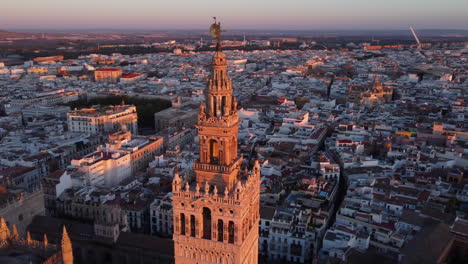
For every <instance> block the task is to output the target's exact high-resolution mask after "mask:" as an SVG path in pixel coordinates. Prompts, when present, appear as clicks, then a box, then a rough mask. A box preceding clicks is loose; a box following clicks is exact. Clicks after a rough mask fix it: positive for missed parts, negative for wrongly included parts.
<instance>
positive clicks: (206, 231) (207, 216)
mask: <svg viewBox="0 0 468 264" xmlns="http://www.w3.org/2000/svg"><path fill="white" fill-rule="evenodd" d="M203 238H204V239H211V210H210V209H209V208H207V207H203Z"/></svg>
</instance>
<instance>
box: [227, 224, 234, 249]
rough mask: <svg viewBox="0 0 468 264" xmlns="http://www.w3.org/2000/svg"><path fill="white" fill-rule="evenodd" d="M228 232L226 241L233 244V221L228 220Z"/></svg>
mask: <svg viewBox="0 0 468 264" xmlns="http://www.w3.org/2000/svg"><path fill="white" fill-rule="evenodd" d="M228 233H229V239H228V242H229V243H231V244H234V222H233V221H229V225H228Z"/></svg>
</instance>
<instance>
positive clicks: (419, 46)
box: [410, 27, 422, 49]
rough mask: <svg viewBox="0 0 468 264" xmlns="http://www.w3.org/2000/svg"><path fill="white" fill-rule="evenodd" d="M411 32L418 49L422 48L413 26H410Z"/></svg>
mask: <svg viewBox="0 0 468 264" xmlns="http://www.w3.org/2000/svg"><path fill="white" fill-rule="evenodd" d="M410 30H411V33H412V34H413V36H414V38H415V39H416V42H417V43H418V49H421V48H422V44H421V41H419V38H418V35H416V32H415V31H414V29H413V27H410Z"/></svg>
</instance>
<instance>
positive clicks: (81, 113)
mask: <svg viewBox="0 0 468 264" xmlns="http://www.w3.org/2000/svg"><path fill="white" fill-rule="evenodd" d="M137 121H138V116H137V112H136V107H135V106H133V105H119V106H103V107H101V108H85V109H80V110H75V111H72V112H70V113H68V129H69V130H70V131H74V132H84V133H88V134H99V133H102V132H111V131H116V130H120V129H121V128H124V127H125V128H126V129H127V130H128V131H130V132H132V134H134V135H136V134H138V125H137Z"/></svg>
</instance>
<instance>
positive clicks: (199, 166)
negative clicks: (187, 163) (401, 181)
mask: <svg viewBox="0 0 468 264" xmlns="http://www.w3.org/2000/svg"><path fill="white" fill-rule="evenodd" d="M241 162H242V160H241V158H237V160H235V161H234V162H233V163H232V164H230V165H216V164H208V163H198V162H194V164H193V167H194V169H195V170H203V171H209V172H216V173H229V172H231V171H232V170H233V169H234V168H235V167H236V166H237V165H240V163H241Z"/></svg>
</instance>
